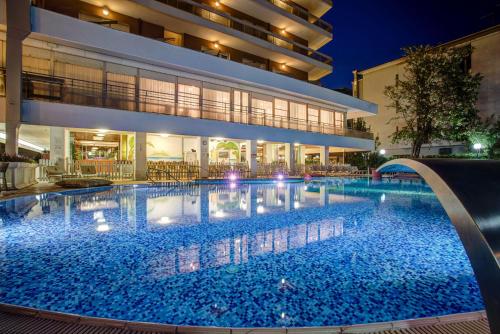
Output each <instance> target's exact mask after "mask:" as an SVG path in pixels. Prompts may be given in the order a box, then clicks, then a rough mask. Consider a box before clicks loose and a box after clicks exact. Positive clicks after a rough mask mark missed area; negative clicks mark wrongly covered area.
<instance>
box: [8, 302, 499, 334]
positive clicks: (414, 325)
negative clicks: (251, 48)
mask: <svg viewBox="0 0 500 334" xmlns="http://www.w3.org/2000/svg"><path fill="white" fill-rule="evenodd" d="M0 333H2V334H165V333H175V334H191V333H199V334H201V333H204V334H205V333H206V334H306V333H314V334H327V333H328V334H347V333H350V334H355V333H364V334H490V330H489V326H488V321H487V319H486V317H485V314H484V312H472V313H466V314H458V315H451V316H444V317H435V318H424V319H416V320H404V321H396V322H386V323H378V324H368V325H356V326H349V327H323V328H276V329H258V328H243V329H242V328H240V329H229V328H203V327H177V326H171V325H161V324H147V323H136V322H128V321H119V320H107V319H99V318H90V317H80V316H76V315H68V314H63V313H55V312H44V311H37V310H35V309H29V308H19V307H12V306H7V305H1V304H0Z"/></svg>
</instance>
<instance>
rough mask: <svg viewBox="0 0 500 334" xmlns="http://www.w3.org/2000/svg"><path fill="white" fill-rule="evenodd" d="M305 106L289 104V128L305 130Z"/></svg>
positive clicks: (294, 103)
mask: <svg viewBox="0 0 500 334" xmlns="http://www.w3.org/2000/svg"><path fill="white" fill-rule="evenodd" d="M306 120H307V106H306V105H305V104H302V103H296V102H290V128H292V129H296V130H301V131H306V130H307V123H306Z"/></svg>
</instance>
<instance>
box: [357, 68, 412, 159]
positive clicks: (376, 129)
mask: <svg viewBox="0 0 500 334" xmlns="http://www.w3.org/2000/svg"><path fill="white" fill-rule="evenodd" d="M396 75H399V77H400V78H403V75H404V64H403V63H399V64H394V65H391V66H388V67H385V68H383V69H380V70H378V71H374V72H370V73H367V74H363V79H362V81H360V83H359V84H358V85H359V87H358V88H359V93H360V95H359V96H360V98H362V99H364V100H366V101H370V102H373V103H376V104H377V105H378V106H379V110H378V113H377V115H375V116H372V117H366V118H365V121H366V125H367V126H368V127H369V128H371V131H372V132H373V135H374V137H375V138H376V137H378V139H379V141H380V143H381V145H380V148H384V149H385V150H386V151H387V152H388V153H389V154H391V150H399V149H401V148H402V147H405V145H398V144H392V143H391V138H390V136H391V134H392V133H393V132H394V130H395V128H396V126H397V125H396V124H394V123H393V122H391V123H389V121H390V120H391V119H392V118H394V117H395V116H396V112H395V111H394V109H390V108H388V107H387V106H388V105H389V99H388V98H387V97H386V96H385V95H384V88H385V87H386V86H389V85H392V84H394V82H395V78H396Z"/></svg>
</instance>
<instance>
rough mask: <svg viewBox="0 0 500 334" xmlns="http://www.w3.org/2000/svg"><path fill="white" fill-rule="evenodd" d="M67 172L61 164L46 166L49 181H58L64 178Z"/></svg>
mask: <svg viewBox="0 0 500 334" xmlns="http://www.w3.org/2000/svg"><path fill="white" fill-rule="evenodd" d="M65 173H66V172H65V171H64V169H63V168H61V167H59V166H47V167H45V175H47V178H48V179H49V182H57V181H60V180H62V178H63V176H64V174H65Z"/></svg>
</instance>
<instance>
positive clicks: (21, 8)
mask: <svg viewBox="0 0 500 334" xmlns="http://www.w3.org/2000/svg"><path fill="white" fill-rule="evenodd" d="M30 2H31V1H29V0H8V1H7V3H6V5H7V7H6V8H7V10H6V12H7V26H8V27H9V29H7V52H6V56H7V57H6V58H7V59H6V67H7V71H6V74H7V82H6V114H5V133H6V138H5V153H7V154H12V155H14V154H17V150H18V140H19V126H20V124H21V87H22V85H21V73H22V68H23V63H22V59H23V58H22V43H23V40H24V39H25V38H26V37H27V36H28V35H29V33H30V30H31V25H30Z"/></svg>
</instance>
